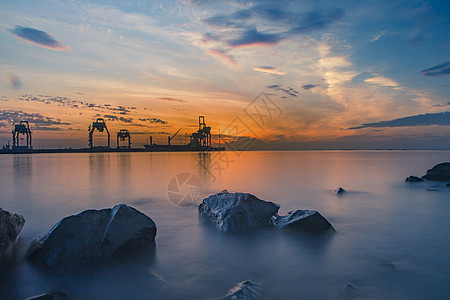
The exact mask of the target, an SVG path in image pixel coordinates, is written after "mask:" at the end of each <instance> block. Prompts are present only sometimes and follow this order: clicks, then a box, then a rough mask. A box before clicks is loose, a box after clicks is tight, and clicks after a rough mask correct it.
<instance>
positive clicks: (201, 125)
mask: <svg viewBox="0 0 450 300" xmlns="http://www.w3.org/2000/svg"><path fill="white" fill-rule="evenodd" d="M189 144H190V145H191V147H193V148H199V147H211V127H209V126H206V123H205V117H204V116H199V117H198V130H197V132H194V133H193V134H191V136H190V137H189Z"/></svg>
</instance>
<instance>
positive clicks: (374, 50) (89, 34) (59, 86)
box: [0, 0, 450, 150]
mask: <svg viewBox="0 0 450 300" xmlns="http://www.w3.org/2000/svg"><path fill="white" fill-rule="evenodd" d="M0 8H1V9H0V41H1V42H0V145H4V144H7V143H8V142H12V141H11V140H12V135H11V130H12V128H13V124H16V123H18V122H20V121H22V120H27V121H29V123H30V126H31V129H32V131H33V146H34V147H35V148H56V147H64V148H66V147H76V148H78V147H87V146H88V126H89V125H90V124H92V122H93V121H95V120H96V119H97V118H103V119H104V120H105V121H106V124H107V126H108V129H109V131H110V132H111V140H112V146H113V147H114V146H115V140H116V133H117V132H118V131H119V130H120V129H127V130H129V131H130V133H131V136H132V145H133V146H134V147H142V144H144V143H146V141H147V139H148V136H150V135H151V136H152V137H153V142H155V143H159V144H163V143H166V142H167V136H169V135H173V134H174V133H175V132H176V131H177V130H178V129H180V128H182V129H181V131H180V133H179V134H178V135H177V137H176V138H175V139H174V140H173V142H172V143H175V144H177V143H184V142H185V141H186V139H187V136H188V135H189V134H191V133H192V132H195V131H196V130H197V127H198V116H200V115H202V116H205V120H206V124H207V125H208V126H211V127H212V133H213V143H214V144H217V143H218V142H219V136H220V138H221V141H236V140H242V139H247V140H250V141H251V145H250V146H251V148H249V149H273V150H275V149H283V150H288V149H450V97H449V92H450V80H449V79H450V55H449V53H450V34H449V32H450V3H449V2H447V1H417V0H409V1H399V0H379V1H352V0H346V1H339V0H336V1H320V0H313V1H312V0H311V1H310V0H303V1H286V0H278V1H265V0H261V1H240V0H234V1H218V0H183V1H126V0H123V1H84V0H80V1H78V0H72V1H69V0H48V1H22V0H15V1H7V0H0ZM94 144H95V145H104V144H105V136H104V135H103V134H97V133H96V135H94Z"/></svg>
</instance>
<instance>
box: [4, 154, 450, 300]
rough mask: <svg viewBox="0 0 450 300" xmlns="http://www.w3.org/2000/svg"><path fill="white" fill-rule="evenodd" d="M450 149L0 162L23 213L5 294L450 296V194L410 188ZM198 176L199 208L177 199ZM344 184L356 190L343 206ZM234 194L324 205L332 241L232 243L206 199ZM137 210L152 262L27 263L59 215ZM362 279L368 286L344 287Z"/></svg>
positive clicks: (264, 238)
mask: <svg viewBox="0 0 450 300" xmlns="http://www.w3.org/2000/svg"><path fill="white" fill-rule="evenodd" d="M444 161H450V151H286V152H276V151H275V152H244V153H240V155H237V154H236V153H233V152H224V153H92V154H33V155H1V156H0V170H1V173H0V207H1V208H3V209H5V210H8V211H10V212H14V213H19V214H22V215H23V216H24V217H25V219H26V224H25V227H24V228H23V231H22V233H21V237H20V239H19V242H18V247H17V248H18V250H17V257H16V258H15V259H13V260H12V261H10V262H9V263H7V264H3V265H2V266H1V268H2V270H1V272H0V298H1V299H23V298H25V297H29V296H32V295H36V294H41V293H44V292H47V291H51V290H55V289H63V290H67V291H68V292H70V293H71V294H72V296H73V299H136V300H137V299H218V298H220V297H223V296H224V295H225V294H226V292H227V291H228V290H229V289H230V288H231V287H233V286H234V285H235V284H236V283H237V282H239V281H242V280H252V281H255V282H258V283H260V284H261V286H262V288H263V299H355V298H363V299H444V298H447V299H448V298H450V285H449V282H450V256H449V255H448V253H450V234H449V232H450V222H449V217H450V188H448V187H445V186H444V185H443V184H439V183H418V184H410V183H407V182H404V180H405V178H406V177H407V176H409V175H418V176H422V175H424V174H425V172H426V170H427V169H429V168H431V167H432V166H434V165H435V164H437V163H439V162H444ZM180 173H187V174H190V175H192V176H194V177H193V178H198V180H199V184H198V188H201V191H200V190H197V191H192V190H191V189H189V187H185V186H182V187H180V188H181V189H180V193H191V192H192V196H193V197H194V200H196V203H194V204H192V205H190V206H185V207H180V206H177V205H175V204H174V203H173V202H172V201H171V200H170V199H169V197H168V185H169V182H170V181H171V179H173V178H174V176H176V175H177V174H180ZM339 186H342V187H343V188H345V189H346V190H347V191H348V193H346V194H344V195H343V196H341V197H339V196H336V195H334V194H333V190H334V189H335V188H337V187H339ZM223 189H227V190H229V191H230V192H249V193H252V194H254V195H256V196H257V197H259V198H261V199H264V200H268V201H273V202H276V203H278V204H280V205H281V209H280V213H285V212H288V211H290V210H294V209H315V210H318V211H320V212H321V213H322V215H324V216H325V217H326V218H327V219H328V220H329V221H330V222H331V223H332V224H333V226H334V227H335V228H336V230H337V233H336V234H333V235H325V236H310V235H304V234H303V235H297V234H294V235H293V234H284V233H281V232H272V231H262V232H259V233H251V234H237V235H236V234H223V233H220V232H218V231H217V230H215V229H214V228H211V227H209V226H205V225H204V224H202V223H201V222H200V221H199V219H198V212H197V204H198V201H201V200H202V199H203V198H205V197H207V196H209V195H210V194H213V193H216V192H219V191H221V190H223ZM118 203H127V204H129V205H131V206H133V207H135V208H137V209H139V210H140V211H142V212H144V213H145V214H147V215H148V216H150V217H151V218H152V219H153V220H154V221H155V222H156V225H157V228H158V233H157V236H156V250H155V252H154V253H152V254H149V255H144V256H142V257H136V258H133V259H132V260H127V261H121V262H114V263H112V264H111V265H108V266H97V267H90V268H85V269H71V270H53V271H52V270H47V269H42V268H38V267H36V266H34V265H32V264H29V263H28V262H27V261H24V260H23V253H24V251H26V248H27V247H28V244H29V242H30V241H31V240H32V239H33V238H34V237H35V236H36V235H38V234H40V233H42V232H44V231H46V230H48V229H49V228H50V227H51V226H53V225H54V224H55V223H56V222H57V221H58V220H60V219H61V218H63V217H65V216H68V215H71V214H75V213H78V212H81V211H83V210H85V209H88V208H98V209H100V208H106V207H112V206H114V205H115V204H118ZM347 283H351V284H352V285H353V286H354V287H356V290H354V291H351V290H350V291H349V290H344V289H343V287H344V286H345V284H347Z"/></svg>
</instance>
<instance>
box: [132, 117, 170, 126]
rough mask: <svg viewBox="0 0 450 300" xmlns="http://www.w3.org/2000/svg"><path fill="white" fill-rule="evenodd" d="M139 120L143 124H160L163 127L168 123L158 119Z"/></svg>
mask: <svg viewBox="0 0 450 300" xmlns="http://www.w3.org/2000/svg"><path fill="white" fill-rule="evenodd" d="M139 120H140V121H142V122H150V123H159V124H163V125H165V124H167V123H168V122H167V121H164V120H161V119H158V118H141V119H139Z"/></svg>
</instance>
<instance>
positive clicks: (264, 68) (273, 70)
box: [253, 66, 286, 75]
mask: <svg viewBox="0 0 450 300" xmlns="http://www.w3.org/2000/svg"><path fill="white" fill-rule="evenodd" d="M253 70H255V71H258V72H263V73H269V74H275V75H284V74H286V73H285V72H281V71H280V70H278V69H277V68H274V67H271V66H259V67H255V68H253Z"/></svg>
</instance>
